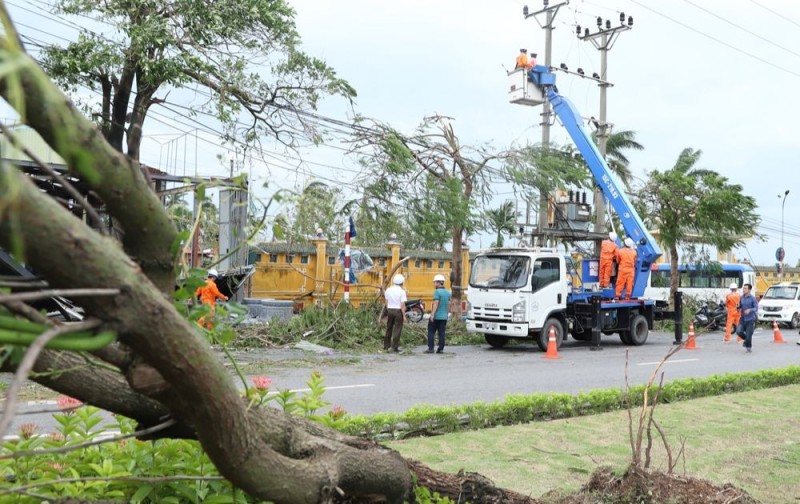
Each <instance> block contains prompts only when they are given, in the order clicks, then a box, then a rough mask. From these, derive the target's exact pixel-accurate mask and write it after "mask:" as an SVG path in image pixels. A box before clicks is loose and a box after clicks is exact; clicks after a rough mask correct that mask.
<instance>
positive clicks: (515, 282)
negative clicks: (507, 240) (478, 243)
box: [469, 255, 531, 289]
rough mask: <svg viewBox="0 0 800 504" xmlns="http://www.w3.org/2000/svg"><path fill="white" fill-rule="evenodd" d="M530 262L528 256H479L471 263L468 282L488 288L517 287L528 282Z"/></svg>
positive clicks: (474, 285) (473, 285) (523, 285)
mask: <svg viewBox="0 0 800 504" xmlns="http://www.w3.org/2000/svg"><path fill="white" fill-rule="evenodd" d="M530 264H531V261H530V258H528V257H524V256H514V255H486V256H479V257H477V258H476V259H475V263H474V264H473V265H472V273H471V274H470V276H469V284H470V285H471V286H472V287H483V288H488V289H519V288H522V287H525V285H526V284H527V282H528V277H529V276H530Z"/></svg>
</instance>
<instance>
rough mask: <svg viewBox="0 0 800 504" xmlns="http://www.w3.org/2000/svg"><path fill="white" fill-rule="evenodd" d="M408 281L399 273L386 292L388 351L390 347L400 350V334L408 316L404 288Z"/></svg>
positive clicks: (384, 339)
mask: <svg viewBox="0 0 800 504" xmlns="http://www.w3.org/2000/svg"><path fill="white" fill-rule="evenodd" d="M405 281H406V279H405V277H403V275H401V274H399V273H398V274H397V275H395V276H394V278H393V279H392V283H393V284H394V285H392V286H391V287H389V288H388V289H386V292H385V293H384V298H385V299H386V312H387V314H388V320H387V321H386V334H385V335H384V337H383V350H384V351H385V352H388V351H389V350H390V349H391V350H392V351H393V352H399V351H400V335H401V334H402V332H403V319H405V316H406V300H407V299H408V298H407V297H406V290H405V289H403V283H404V282H405Z"/></svg>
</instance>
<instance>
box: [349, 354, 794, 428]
mask: <svg viewBox="0 0 800 504" xmlns="http://www.w3.org/2000/svg"><path fill="white" fill-rule="evenodd" d="M797 383H800V366H788V367H785V368H782V369H769V370H763V371H757V372H747V373H732V374H726V375H713V376H710V377H708V378H687V379H683V380H676V381H672V382H669V383H666V384H665V385H664V387H663V388H662V390H661V391H660V393H659V401H660V402H665V403H669V402H675V401H685V400H689V399H697V398H701V397H708V396H715V395H721V394H726V393H732V392H744V391H747V390H757V389H763V388H770V387H780V386H783V385H790V384H797ZM644 391H645V386H644V385H637V386H635V387H631V389H630V391H627V392H626V391H625V390H623V389H606V390H593V391H591V392H585V393H580V394H577V395H572V394H560V393H559V394H545V393H536V394H508V395H507V396H506V398H505V399H504V400H501V401H495V402H492V403H484V402H476V403H472V404H468V405H460V406H430V405H424V404H421V405H416V406H414V407H413V408H411V409H410V410H408V411H406V412H405V413H399V414H397V413H392V414H386V413H380V414H376V415H371V416H364V415H358V416H354V417H349V418H347V419H346V420H345V421H344V422H343V426H342V430H343V431H345V432H347V433H349V434H353V435H361V436H366V437H371V438H374V439H385V438H402V437H405V436H407V435H419V434H438V433H444V432H456V431H460V430H467V429H481V428H486V427H495V426H498V425H512V424H517V423H525V422H533V421H538V420H554V419H558V418H569V417H574V416H579V415H591V414H596V413H605V412H609V411H616V410H620V409H624V408H626V407H629V406H631V407H638V406H641V404H642V400H643V397H644ZM656 392H657V390H656V389H655V388H654V389H651V390H650V395H651V397H649V402H651V403H652V401H653V400H654V398H655V394H656Z"/></svg>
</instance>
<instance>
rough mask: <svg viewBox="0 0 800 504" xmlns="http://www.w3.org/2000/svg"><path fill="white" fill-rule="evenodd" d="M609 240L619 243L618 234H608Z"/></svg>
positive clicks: (612, 232)
mask: <svg viewBox="0 0 800 504" xmlns="http://www.w3.org/2000/svg"><path fill="white" fill-rule="evenodd" d="M608 239H609V240H612V241H617V233H615V232H614V231H611V232H610V233H608Z"/></svg>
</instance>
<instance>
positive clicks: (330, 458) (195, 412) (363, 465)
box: [0, 166, 411, 503]
mask: <svg viewBox="0 0 800 504" xmlns="http://www.w3.org/2000/svg"><path fill="white" fill-rule="evenodd" d="M0 177H3V183H2V184H0V201H3V202H4V206H5V208H6V209H8V210H9V211H11V212H12V215H11V216H10V217H11V218H6V219H3V220H2V221H0V245H2V246H6V247H7V246H9V245H10V244H11V241H12V239H13V238H14V237H12V233H17V234H18V236H16V238H18V239H21V242H22V244H23V247H24V250H25V251H26V261H27V262H28V264H30V265H31V266H33V267H34V268H35V269H36V270H37V271H38V272H40V274H41V275H42V276H43V277H44V278H46V279H47V280H48V282H49V283H50V285H52V286H53V287H54V288H59V287H67V286H69V287H72V288H80V287H93V288H98V287H109V286H114V287H115V288H118V289H119V290H120V291H121V293H120V295H118V296H116V297H114V298H110V297H94V298H85V299H82V300H81V301H82V304H83V306H84V308H85V309H86V311H87V313H88V314H90V315H92V316H95V317H97V318H99V319H100V320H103V321H105V322H106V324H107V325H106V327H107V328H108V329H112V330H115V331H117V333H118V335H119V339H120V341H121V342H122V343H123V344H125V345H127V346H129V347H130V348H131V349H132V350H133V352H134V353H135V354H136V356H137V357H138V358H139V359H140V362H138V363H137V364H138V365H135V366H131V367H130V368H129V369H127V370H123V371H124V372H125V373H126V378H127V381H128V383H129V384H130V387H131V389H132V390H133V391H135V392H136V393H139V394H142V395H144V396H146V397H149V398H151V399H153V400H156V401H158V402H159V403H161V404H163V405H164V406H165V407H166V409H168V410H169V411H170V412H171V414H172V416H173V417H174V418H175V419H177V420H178V421H179V422H181V423H183V424H185V425H189V426H193V427H194V429H195V431H196V434H197V438H198V440H199V441H200V443H201V444H202V446H203V448H204V450H205V451H206V453H208V455H209V457H210V458H211V460H212V461H214V464H215V465H216V467H217V469H218V470H219V471H220V474H222V475H223V476H224V477H225V478H227V479H229V480H230V481H231V482H232V483H233V484H235V485H236V486H238V487H240V488H242V489H243V490H245V491H246V492H248V493H249V494H251V495H253V496H255V497H257V498H261V499H266V500H272V501H275V502H287V503H316V502H322V501H325V500H328V499H330V498H331V497H332V495H333V494H334V493H335V492H336V489H341V490H342V491H344V492H345V493H346V494H348V495H356V496H366V495H373V494H377V495H381V496H384V497H385V498H386V499H387V500H388V501H389V502H402V500H403V499H404V498H405V497H406V495H407V494H408V492H409V490H410V488H411V481H410V473H409V470H408V467H407V465H406V464H405V462H404V460H403V459H402V457H400V456H399V455H398V454H396V453H395V452H392V451H390V450H386V449H384V448H382V447H380V446H378V445H375V444H371V445H366V444H364V442H363V441H362V440H358V439H357V438H349V437H345V436H343V435H342V434H340V433H338V432H336V431H333V430H323V429H322V428H321V427H319V426H316V425H314V426H311V425H308V424H307V422H304V420H303V419H297V418H289V417H288V416H286V415H283V414H282V413H279V412H273V411H270V410H269V409H265V410H252V409H248V408H247V407H246V405H245V404H244V402H243V401H242V399H241V397H240V395H239V392H238V391H237V390H236V387H235V386H234V384H233V381H232V379H231V377H230V376H229V375H228V373H227V371H226V370H225V368H224V367H223V366H222V365H221V363H220V362H219V359H218V358H217V356H216V355H215V354H214V353H213V352H212V351H211V348H210V346H209V345H208V343H207V342H206V341H205V340H204V338H203V337H201V335H200V334H199V332H198V331H199V330H198V328H197V327H193V326H190V325H189V323H188V322H187V321H186V320H184V319H183V318H182V317H181V316H180V315H179V314H178V312H177V311H176V310H175V309H174V308H173V307H172V304H171V301H170V300H169V299H167V297H165V296H164V295H163V294H162V292H160V291H159V289H158V288H157V287H156V286H155V285H153V284H152V283H151V282H150V281H148V280H147V278H146V277H145V276H144V275H142V273H141V269H140V268H139V266H138V265H137V264H136V263H134V262H133V261H131V260H130V258H128V257H127V256H126V255H125V254H124V252H123V251H122V250H120V248H119V247H118V246H117V244H116V243H115V242H114V241H113V240H112V239H110V238H108V237H104V236H101V235H98V234H97V233H95V232H94V231H92V230H90V229H89V228H87V227H86V226H85V225H84V224H83V223H82V222H81V221H79V220H78V219H76V218H75V217H74V216H72V215H71V214H70V213H69V212H68V211H66V210H64V209H63V208H61V207H60V206H59V205H58V204H57V203H56V202H55V201H53V200H52V199H50V198H49V197H48V196H47V195H46V194H44V193H42V192H40V191H39V190H38V189H37V188H36V187H35V186H34V184H33V183H32V182H31V181H30V180H29V179H28V178H27V177H25V176H23V175H21V174H20V173H18V172H16V171H15V170H14V169H12V168H9V167H8V166H6V167H4V168H0ZM14 222H17V223H19V224H20V226H19V227H18V228H15V227H14V226H13V223H14ZM19 230H22V231H21V232H20V231H19ZM54 250H58V254H57V255H54V253H53V251H54ZM85 395H86V394H85V393H84V392H81V393H77V394H74V396H75V397H76V398H78V399H81V400H83V398H84V397H85ZM313 433H317V435H315V434H313ZM322 433H325V434H326V435H325V436H323V435H319V434H322Z"/></svg>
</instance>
